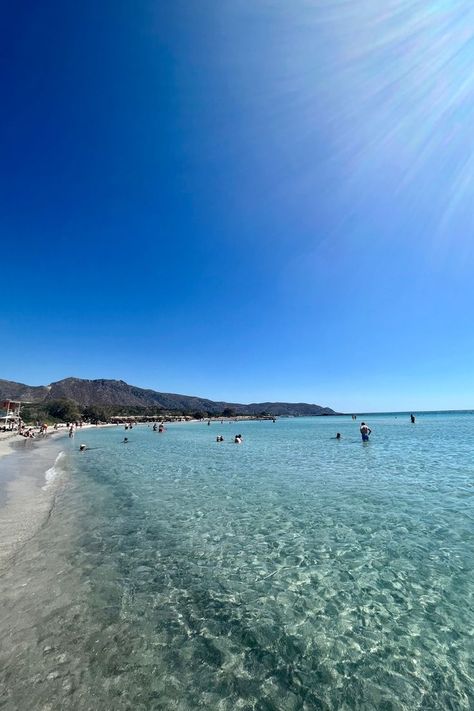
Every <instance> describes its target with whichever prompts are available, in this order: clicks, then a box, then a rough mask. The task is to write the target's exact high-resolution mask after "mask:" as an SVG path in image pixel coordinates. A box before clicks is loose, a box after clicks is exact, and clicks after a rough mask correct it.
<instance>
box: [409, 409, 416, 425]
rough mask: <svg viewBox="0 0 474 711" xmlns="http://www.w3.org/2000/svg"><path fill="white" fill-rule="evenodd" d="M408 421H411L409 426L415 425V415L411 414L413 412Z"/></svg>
mask: <svg viewBox="0 0 474 711" xmlns="http://www.w3.org/2000/svg"><path fill="white" fill-rule="evenodd" d="M410 420H411V424H412V425H414V424H415V421H416V417H415V415H414V414H413V412H412V413H411V415H410Z"/></svg>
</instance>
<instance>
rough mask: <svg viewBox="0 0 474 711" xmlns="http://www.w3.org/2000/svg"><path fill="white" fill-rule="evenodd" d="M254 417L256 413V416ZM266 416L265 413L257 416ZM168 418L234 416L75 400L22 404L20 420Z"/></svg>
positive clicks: (228, 410) (225, 412) (227, 410)
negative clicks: (82, 402)
mask: <svg viewBox="0 0 474 711" xmlns="http://www.w3.org/2000/svg"><path fill="white" fill-rule="evenodd" d="M255 414H257V413H255ZM258 414H259V415H260V416H265V415H266V414H267V413H263V412H261V413H258ZM167 415H171V416H174V417H192V418H194V419H197V420H203V419H207V418H209V417H235V416H236V415H237V413H236V411H235V410H233V409H232V408H229V407H226V408H225V409H224V410H223V411H222V412H209V411H206V410H197V411H186V410H159V409H157V408H156V406H154V407H148V406H140V405H127V406H124V405H87V406H85V407H81V406H80V405H78V404H77V402H74V400H68V399H65V398H64V399H59V400H44V401H42V402H38V403H28V404H24V405H22V408H21V418H22V420H23V421H24V422H26V423H28V424H30V423H35V422H38V421H39V422H47V423H48V424H55V423H58V422H79V421H87V422H92V423H96V422H108V421H109V420H110V419H111V418H112V417H127V416H130V417H155V416H156V418H157V419H160V418H161V417H166V416H167Z"/></svg>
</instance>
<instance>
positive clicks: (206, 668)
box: [0, 414, 474, 711]
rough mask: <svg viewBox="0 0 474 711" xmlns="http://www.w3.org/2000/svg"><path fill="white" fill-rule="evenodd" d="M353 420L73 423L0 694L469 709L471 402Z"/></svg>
mask: <svg viewBox="0 0 474 711" xmlns="http://www.w3.org/2000/svg"><path fill="white" fill-rule="evenodd" d="M367 419H368V422H369V424H370V425H371V427H372V429H373V435H372V437H371V441H370V443H369V444H362V443H361V441H360V438H359V434H358V426H359V423H360V419H359V420H358V421H357V422H356V423H354V422H352V421H351V419H350V418H307V419H294V420H279V421H277V423H275V424H273V423H271V422H249V423H239V424H238V425H235V424H224V425H219V424H214V423H213V424H212V425H211V426H210V427H207V426H206V425H205V424H189V425H174V426H172V425H171V426H169V427H168V430H167V432H166V433H165V434H163V435H159V434H157V433H153V432H152V431H151V429H150V428H147V427H140V428H138V427H136V428H135V429H134V430H133V431H132V432H127V433H125V432H124V430H123V429H121V428H120V429H118V428H117V429H112V430H94V431H89V432H84V433H83V434H81V435H79V436H78V437H76V440H75V441H73V442H70V441H68V440H65V441H64V449H65V450H66V453H67V457H66V460H67V462H68V469H66V470H65V471H64V472H63V473H62V475H61V481H62V486H61V488H60V490H59V493H58V494H57V500H56V505H55V507H54V509H53V512H52V515H51V516H50V518H49V520H48V522H47V524H45V525H44V527H43V528H42V529H41V531H40V532H39V533H38V534H37V536H36V537H35V539H34V540H33V541H31V542H30V544H29V545H27V546H25V547H24V549H23V550H22V551H21V553H20V554H19V555H18V556H17V559H16V561H15V565H14V566H13V567H11V568H10V569H9V570H8V571H7V572H6V573H5V574H4V575H3V576H2V578H1V579H0V594H1V598H2V614H1V622H0V632H1V640H2V641H1V654H0V682H1V684H0V688H1V689H2V691H1V695H0V708H2V709H3V708H4V709H43V710H44V711H46V710H49V711H51V710H53V709H54V710H56V709H75V710H77V711H82V710H83V709H84V710H85V709H90V710H91V711H92V710H94V711H95V710H97V709H101V710H104V709H107V710H108V709H110V710H112V709H113V710H114V711H119V710H122V709H133V710H139V709H165V710H167V709H179V710H181V709H182V710H185V709H198V708H202V709H221V710H223V711H227V710H229V711H230V710H233V709H259V710H262V711H263V710H264V709H265V710H270V709H282V710H283V709H285V710H286V709H291V710H296V709H308V710H310V709H328V710H333V709H334V710H336V709H337V710H340V709H377V710H380V709H382V710H389V709H397V710H398V709H400V710H402V709H406V710H410V711H411V710H413V709H472V708H474V697H473V692H472V689H473V686H474V685H473V662H472V660H473V658H474V655H473V651H474V648H473V630H474V607H473V590H474V586H473V582H474V572H473V571H474V552H473V533H474V524H473V521H474V501H473V495H474V438H473V433H474V415H472V414H448V415H446V414H445V415H443V414H440V415H424V416H423V415H421V416H419V417H418V419H417V423H416V425H411V424H410V423H409V418H408V417H407V416H404V415H399V416H398V418H396V417H395V415H386V416H370V418H367ZM336 431H339V432H341V433H342V436H343V439H342V441H336V440H335V439H332V437H334V435H335V433H336ZM236 432H241V433H242V434H243V437H244V443H243V444H242V445H241V446H238V445H234V444H233V443H232V439H233V435H234V434H236ZM124 434H126V435H127V436H128V437H129V439H130V442H129V444H128V445H124V444H121V440H122V439H123V437H124ZM217 434H223V435H224V436H225V438H226V441H225V442H224V443H222V444H217V443H216V441H215V438H216V435H217ZM79 442H86V443H87V444H88V445H89V446H91V447H94V449H91V450H89V451H87V452H85V453H79V451H78V445H79Z"/></svg>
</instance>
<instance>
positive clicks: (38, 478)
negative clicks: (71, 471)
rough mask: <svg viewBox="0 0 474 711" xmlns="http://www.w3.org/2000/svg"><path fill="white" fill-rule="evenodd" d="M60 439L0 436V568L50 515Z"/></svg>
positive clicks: (3, 566) (2, 568) (54, 489)
mask: <svg viewBox="0 0 474 711" xmlns="http://www.w3.org/2000/svg"><path fill="white" fill-rule="evenodd" d="M2 434H3V433H2ZM63 443H64V439H63V438H61V439H59V438H48V439H46V440H39V441H34V440H31V439H26V438H24V437H20V436H18V435H11V434H10V435H9V436H8V437H2V438H1V440H0V457H1V459H0V572H1V571H3V570H4V569H5V568H6V567H7V566H8V565H9V564H10V563H11V562H12V560H13V558H14V556H15V554H16V553H17V551H18V550H19V549H21V548H22V547H23V546H24V545H25V543H26V542H27V541H28V540H30V539H31V537H32V536H34V534H35V532H36V531H37V530H38V528H39V527H40V526H42V525H43V524H44V522H45V521H47V519H48V517H49V515H50V512H51V509H52V506H53V505H54V498H55V495H56V490H57V487H58V485H59V483H60V479H61V477H60V476H54V475H55V474H58V472H55V471H54V466H55V461H56V460H57V457H58V455H59V453H60V451H61V446H62V444H63ZM47 472H49V475H48V476H49V481H48V477H47V476H46V473H47Z"/></svg>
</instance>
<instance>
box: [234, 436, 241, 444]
mask: <svg viewBox="0 0 474 711" xmlns="http://www.w3.org/2000/svg"><path fill="white" fill-rule="evenodd" d="M234 444H242V435H235V438H234Z"/></svg>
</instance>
